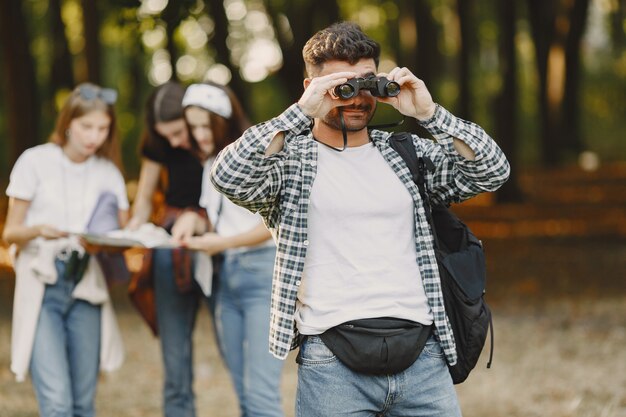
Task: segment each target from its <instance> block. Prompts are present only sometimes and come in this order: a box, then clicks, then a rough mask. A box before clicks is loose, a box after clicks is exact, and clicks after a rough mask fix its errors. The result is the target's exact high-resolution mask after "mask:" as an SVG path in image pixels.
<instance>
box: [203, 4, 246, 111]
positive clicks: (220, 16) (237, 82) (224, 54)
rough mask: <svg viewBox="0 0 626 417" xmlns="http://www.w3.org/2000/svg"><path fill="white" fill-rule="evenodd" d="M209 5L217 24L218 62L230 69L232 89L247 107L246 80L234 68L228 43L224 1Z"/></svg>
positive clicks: (215, 39) (214, 43)
mask: <svg viewBox="0 0 626 417" xmlns="http://www.w3.org/2000/svg"><path fill="white" fill-rule="evenodd" d="M208 5H209V13H210V14H211V17H212V18H213V22H214V23H215V29H214V30H215V34H214V36H213V47H214V48H215V51H216V55H217V56H216V58H217V61H218V62H220V63H221V64H223V65H225V66H226V67H228V68H229V69H230V73H231V76H232V78H231V81H230V88H231V89H232V90H233V92H234V93H235V95H236V96H237V97H239V98H240V99H241V102H242V105H243V106H244V107H245V106H247V104H248V103H249V100H245V99H244V98H245V97H247V96H248V94H247V89H246V88H245V83H244V80H243V79H242V78H241V75H240V74H239V69H238V68H235V67H234V66H233V64H232V61H231V59H230V49H229V48H228V43H227V40H228V34H229V29H228V27H229V23H228V17H227V16H226V10H225V9H224V1H223V0H210V1H209V2H208ZM245 110H246V112H247V113H248V114H250V109H248V108H246V109H245Z"/></svg>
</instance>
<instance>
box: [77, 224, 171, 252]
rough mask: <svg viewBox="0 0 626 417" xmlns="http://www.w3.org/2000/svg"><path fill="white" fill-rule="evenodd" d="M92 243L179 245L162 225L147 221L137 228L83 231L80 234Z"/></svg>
mask: <svg viewBox="0 0 626 417" xmlns="http://www.w3.org/2000/svg"><path fill="white" fill-rule="evenodd" d="M80 236H81V237H82V238H83V239H85V240H86V241H87V243H90V244H92V245H97V246H114V247H122V248H123V247H127V248H132V247H141V248H157V247H159V248H163V247H165V248H173V247H177V246H178V245H176V244H175V243H173V242H172V241H171V239H172V235H170V234H169V233H167V231H166V230H165V229H163V228H162V227H158V226H155V225H154V224H152V223H145V224H143V225H141V226H140V227H139V228H138V229H137V230H128V229H119V230H112V231H110V232H106V233H102V234H96V233H83V234H81V235H80Z"/></svg>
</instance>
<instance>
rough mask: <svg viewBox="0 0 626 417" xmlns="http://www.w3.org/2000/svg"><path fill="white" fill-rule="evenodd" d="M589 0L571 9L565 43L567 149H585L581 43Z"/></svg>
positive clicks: (565, 131)
mask: <svg viewBox="0 0 626 417" xmlns="http://www.w3.org/2000/svg"><path fill="white" fill-rule="evenodd" d="M588 12H589V0H576V1H575V2H574V5H573V7H572V9H571V11H570V13H569V14H570V25H569V33H568V34H567V39H566V44H565V91H564V94H563V103H562V104H563V109H562V114H563V119H562V120H563V124H562V130H563V137H564V139H565V140H566V142H565V143H564V145H565V147H566V149H567V150H570V151H572V152H573V153H575V154H578V153H580V152H581V151H582V150H583V149H582V148H583V143H582V135H581V130H580V129H581V123H580V66H581V63H580V46H581V45H580V44H581V40H582V37H583V34H584V32H585V23H586V21H587V15H588Z"/></svg>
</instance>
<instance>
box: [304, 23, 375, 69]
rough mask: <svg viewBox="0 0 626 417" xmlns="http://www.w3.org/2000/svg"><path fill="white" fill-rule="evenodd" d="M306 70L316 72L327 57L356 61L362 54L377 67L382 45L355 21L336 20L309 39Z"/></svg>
mask: <svg viewBox="0 0 626 417" xmlns="http://www.w3.org/2000/svg"><path fill="white" fill-rule="evenodd" d="M302 57H303V58H304V64H305V66H306V72H307V74H308V75H309V76H310V77H311V76H315V75H316V74H317V73H318V72H319V71H320V70H321V68H322V66H323V65H324V63H325V62H327V61H346V62H349V63H350V64H356V63H357V62H358V61H359V60H361V59H363V58H372V59H374V61H375V63H376V67H378V61H379V58H380V45H379V44H378V42H376V41H374V40H373V39H371V38H370V37H368V36H367V35H366V34H365V33H363V31H362V30H361V28H360V27H359V25H357V24H356V23H353V22H338V23H334V24H332V25H331V26H329V27H327V28H326V29H322V30H320V31H319V32H317V33H316V34H315V35H313V36H312V37H311V39H309V40H308V42H307V43H306V45H304V48H303V49H302Z"/></svg>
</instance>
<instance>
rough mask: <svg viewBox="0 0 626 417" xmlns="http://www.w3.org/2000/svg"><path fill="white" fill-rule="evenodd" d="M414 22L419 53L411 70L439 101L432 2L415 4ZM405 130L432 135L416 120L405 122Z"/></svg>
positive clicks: (438, 63)
mask: <svg viewBox="0 0 626 417" xmlns="http://www.w3.org/2000/svg"><path fill="white" fill-rule="evenodd" d="M414 5H415V8H414V18H415V19H414V20H415V26H416V28H417V48H416V49H417V53H416V61H415V63H414V64H413V65H414V68H411V69H412V70H413V71H412V72H413V73H414V74H415V75H416V76H417V77H418V78H420V79H422V80H423V81H424V83H425V84H426V87H427V88H428V90H429V91H430V93H431V95H432V96H433V99H434V100H435V101H438V98H437V92H438V88H437V87H438V81H439V78H438V76H437V73H438V72H441V68H440V65H441V62H442V61H441V59H440V56H439V50H438V47H437V44H438V31H437V25H436V23H435V20H434V19H433V15H432V10H431V6H430V2H429V1H428V0H417V1H415V2H414ZM403 129H406V130H410V131H413V132H415V133H417V134H419V135H420V136H423V137H429V136H430V134H429V133H428V132H427V131H426V130H425V129H423V128H422V127H421V126H419V125H418V124H417V122H416V121H414V120H410V121H409V120H407V121H405V124H404V127H403Z"/></svg>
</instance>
